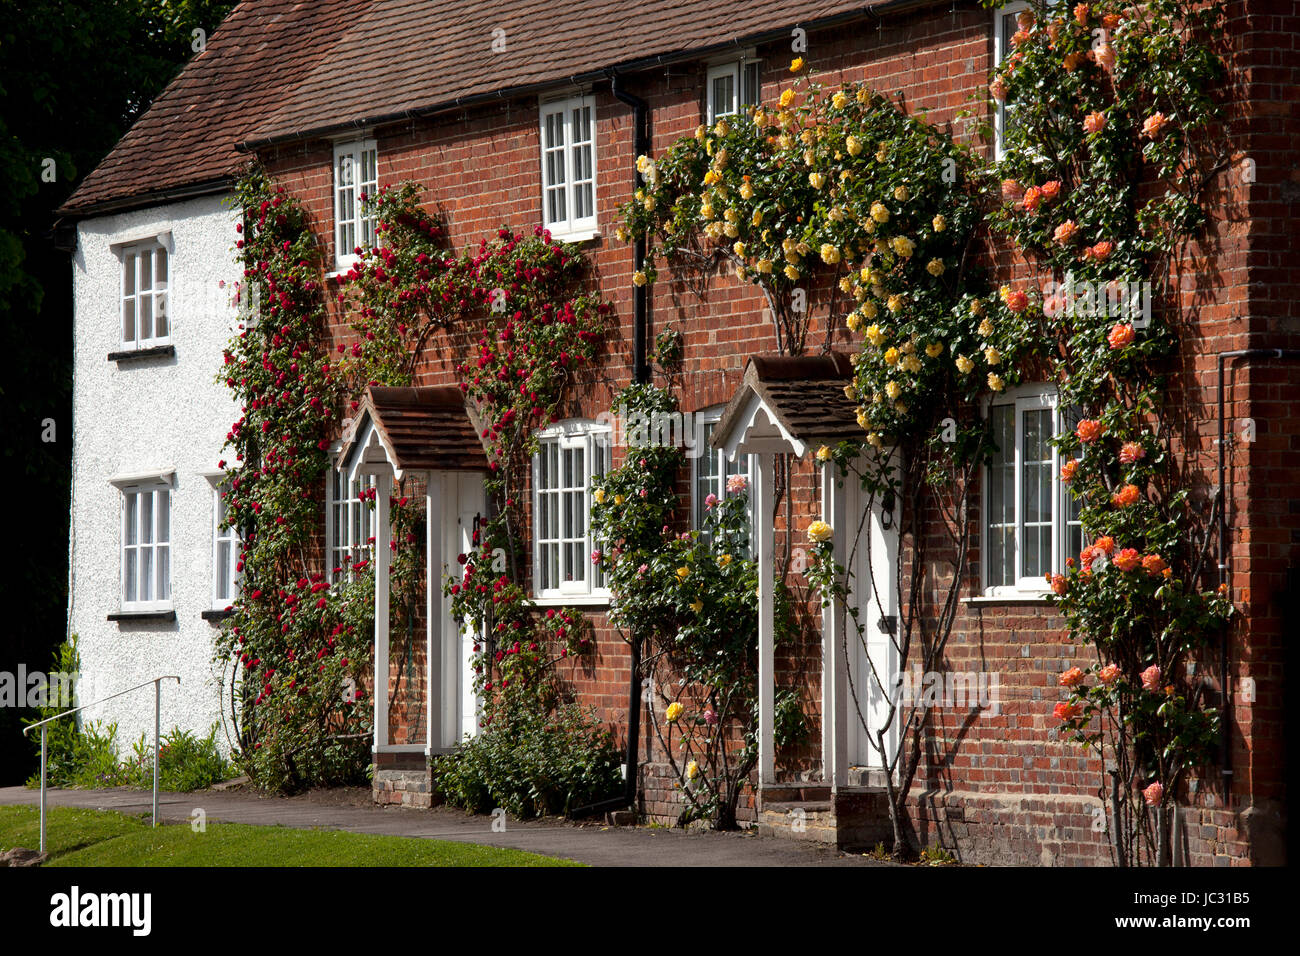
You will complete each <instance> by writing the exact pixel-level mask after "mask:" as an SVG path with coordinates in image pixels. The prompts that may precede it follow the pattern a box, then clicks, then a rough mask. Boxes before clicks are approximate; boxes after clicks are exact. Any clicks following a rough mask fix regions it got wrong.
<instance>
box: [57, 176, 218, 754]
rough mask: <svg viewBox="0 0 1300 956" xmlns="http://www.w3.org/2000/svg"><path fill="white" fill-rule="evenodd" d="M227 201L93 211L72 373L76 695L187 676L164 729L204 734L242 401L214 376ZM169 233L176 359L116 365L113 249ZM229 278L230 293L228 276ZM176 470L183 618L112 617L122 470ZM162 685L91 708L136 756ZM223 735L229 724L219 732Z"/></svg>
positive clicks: (174, 552)
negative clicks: (224, 474)
mask: <svg viewBox="0 0 1300 956" xmlns="http://www.w3.org/2000/svg"><path fill="white" fill-rule="evenodd" d="M224 199H225V197H223V196H211V197H203V198H199V199H194V200H189V201H186V202H179V203H173V204H168V205H162V206H155V207H151V208H148V209H143V210H137V211H133V212H125V213H121V214H117V215H109V216H102V217H98V218H94V219H88V220H85V221H83V222H81V223H80V224H79V225H78V229H77V233H78V241H77V251H76V254H75V256H74V258H73V273H74V291H75V314H74V342H75V345H74V349H75V360H74V367H73V368H74V372H73V375H74V380H73V438H72V440H73V464H72V469H73V492H72V535H71V538H72V540H71V548H70V553H71V580H70V588H69V592H70V599H69V615H68V618H69V620H68V624H69V631H70V633H74V634H77V635H79V636H80V649H81V664H82V683H81V687H80V688H79V695H78V696H79V698H80V700H81V701H83V702H84V701H90V700H94V699H96V698H97V697H100V696H104V695H106V694H110V693H114V692H116V691H117V690H119V689H123V688H126V687H129V686H131V685H132V684H137V683H140V682H142V681H147V680H151V679H152V678H154V677H156V676H157V675H159V674H178V675H180V677H181V681H182V683H181V686H180V687H179V688H178V687H177V686H176V684H175V683H174V682H168V683H165V684H164V685H163V697H162V699H163V709H162V725H163V732H164V733H166V732H167V731H168V730H169V729H170V728H172V727H173V726H179V727H181V728H182V729H186V730H190V731H193V732H194V733H196V734H203V733H206V731H207V730H208V728H209V727H210V726H211V725H212V724H213V722H214V721H216V720H217V719H218V718H219V715H220V712H221V711H220V705H219V700H218V690H217V684H216V674H215V672H214V668H213V665H212V645H213V639H214V637H215V636H216V634H217V625H216V624H215V623H210V622H208V621H205V620H203V619H202V618H201V617H200V615H201V613H202V612H203V611H205V610H209V609H211V607H212V575H213V552H212V527H213V525H212V517H213V495H212V485H211V484H210V483H209V481H208V479H207V478H206V477H205V475H206V474H209V473H212V472H215V471H216V469H217V462H218V461H219V460H220V459H221V458H223V457H226V456H225V455H223V454H222V451H221V446H222V444H223V442H224V440H225V435H226V432H227V431H228V429H229V428H230V426H231V424H232V423H233V422H234V421H235V419H236V417H237V415H238V407H237V405H236V404H235V402H234V400H233V398H232V397H231V395H230V392H229V391H228V390H227V389H226V387H225V385H224V384H220V383H218V382H217V381H216V374H217V372H218V371H219V369H220V367H221V364H222V358H221V353H222V349H223V347H224V346H225V344H226V343H227V342H228V341H229V339H230V337H231V335H232V332H233V331H234V328H235V326H236V325H237V321H238V320H237V317H236V311H235V308H234V306H233V305H232V304H231V301H230V299H231V297H232V294H233V292H234V287H235V281H236V280H237V279H238V278H239V277H240V276H241V271H240V269H239V268H238V266H237V265H236V263H235V261H234V258H233V252H234V250H233V245H234V240H235V238H236V234H235V229H234V223H235V219H236V216H235V212H234V210H232V209H231V208H229V207H228V206H227V205H226V204H225V202H224ZM165 230H170V231H171V234H172V242H173V252H172V255H171V264H170V305H169V307H168V312H169V314H170V317H171V326H172V328H171V341H172V344H173V345H174V346H175V350H176V354H175V356H174V357H171V358H156V359H146V360H136V361H131V362H123V363H118V362H113V361H109V359H108V354H109V353H110V352H114V351H118V350H120V349H122V347H123V346H122V344H121V329H120V323H121V318H120V313H121V299H120V296H121V292H120V289H121V268H122V266H121V260H120V258H119V256H118V254H117V252H116V251H115V250H113V249H112V248H111V246H112V244H114V243H117V242H122V241H124V240H126V239H130V238H135V237H139V236H141V235H143V234H146V233H149V232H162V231H165ZM222 282H224V288H222V287H221V286H220V285H219V283H222ZM152 470H174V471H175V480H174V485H173V488H172V534H171V539H172V548H171V567H172V570H171V590H172V602H173V607H174V608H175V611H176V620H175V621H170V622H162V623H159V622H150V623H140V622H134V621H122V622H113V621H109V620H108V619H107V617H108V615H109V614H110V613H113V612H115V611H118V610H119V604H120V597H121V595H120V583H119V574H120V562H121V558H120V547H121V546H120V536H121V530H120V529H121V509H122V495H121V492H120V491H119V490H118V488H116V487H115V486H113V485H111V484H110V483H109V479H110V478H111V477H112V476H114V475H120V474H127V473H139V472H146V471H152ZM153 704H154V701H153V691H152V689H144V690H140V691H136V692H135V693H133V694H130V695H128V696H126V697H122V698H118V699H117V700H114V701H111V702H110V703H108V704H104V705H101V706H98V707H95V708H92V709H91V710H90V711H88V712H87V715H86V716H87V718H88V719H91V720H104V721H116V722H117V724H118V740H119V743H120V745H121V747H122V749H123V751H124V753H129V749H130V744H131V743H132V742H133V741H134V740H137V739H138V738H139V736H140V734H141V732H147V733H148V734H149V735H150V736H152V733H153ZM218 740H219V741H220V742H223V743H224V740H225V734H224V732H219V733H218Z"/></svg>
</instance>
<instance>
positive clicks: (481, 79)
mask: <svg viewBox="0 0 1300 956" xmlns="http://www.w3.org/2000/svg"><path fill="white" fill-rule="evenodd" d="M882 2H883V0H769V2H766V3H754V4H749V3H734V2H733V3H717V2H702V0H567V2H565V3H563V4H556V3H555V2H554V0H442V2H440V3H437V4H431V3H430V2H429V0H382V2H378V3H373V4H371V5H370V6H369V8H368V9H366V10H363V11H360V12H359V13H358V16H357V17H356V19H355V20H354V21H353V23H351V24H350V25H349V27H348V31H347V35H346V36H345V37H344V38H343V40H342V41H341V42H340V43H339V44H338V45H337V46H336V47H335V49H334V51H333V52H332V53H331V55H330V56H329V57H325V58H319V59H318V60H317V63H316V65H315V67H314V69H312V70H311V71H310V73H309V74H308V75H307V77H306V78H305V79H304V80H303V82H302V83H301V85H299V86H298V87H297V89H296V90H295V91H294V93H293V95H292V96H291V97H289V98H287V99H286V100H284V101H283V103H282V104H281V105H280V106H279V108H277V109H275V110H274V111H272V112H270V113H269V115H267V116H265V121H264V122H263V123H262V124H261V125H260V126H259V128H258V129H257V130H255V131H254V132H252V134H251V135H250V136H249V141H250V143H252V144H260V143H264V142H273V141H275V140H278V139H284V138H289V137H292V136H295V135H304V134H306V133H308V132H320V131H323V130H328V129H336V128H338V127H341V126H344V125H348V124H354V123H355V124H359V123H362V122H365V121H373V120H376V119H380V118H392V117H397V116H401V115H403V114H405V113H408V112H414V111H423V110H434V109H436V108H438V107H447V106H453V105H456V104H457V103H458V102H463V101H465V100H467V99H474V98H477V97H484V96H488V95H491V94H496V93H500V92H502V91H505V90H529V89H533V90H535V89H540V88H544V87H546V86H558V85H561V84H564V83H567V82H569V81H570V80H571V79H573V78H579V77H583V76H584V75H585V76H587V77H588V78H590V77H591V76H592V75H593V74H598V73H599V72H600V71H603V70H606V69H609V68H612V67H616V66H622V65H631V64H648V63H651V62H653V61H654V59H655V58H657V57H667V56H670V55H675V54H685V53H691V52H703V51H707V50H715V49H716V50H720V49H725V48H727V47H728V46H730V47H731V48H733V49H734V48H735V47H736V45H737V44H739V43H741V42H742V41H750V42H753V40H754V38H756V37H759V36H761V35H764V34H767V35H771V36H777V35H780V36H783V37H785V38H786V39H788V37H789V32H790V29H791V28H792V27H793V26H794V25H796V24H813V23H815V22H817V21H824V20H827V19H831V18H838V17H844V18H846V19H847V18H853V17H858V16H861V15H863V13H864V11H865V9H866V8H867V7H871V6H878V5H880V4H881V3H882ZM496 30H502V31H504V35H502V34H496V33H494V32H493V31H496ZM494 38H495V39H502V38H503V39H504V41H505V49H504V50H500V51H494V50H493V40H494ZM792 56H793V54H792Z"/></svg>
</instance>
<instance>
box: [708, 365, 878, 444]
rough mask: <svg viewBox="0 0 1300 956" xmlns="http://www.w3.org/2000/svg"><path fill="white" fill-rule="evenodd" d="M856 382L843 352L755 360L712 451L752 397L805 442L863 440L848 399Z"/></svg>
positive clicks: (719, 427)
mask: <svg viewBox="0 0 1300 956" xmlns="http://www.w3.org/2000/svg"><path fill="white" fill-rule="evenodd" d="M851 381H853V363H852V362H851V361H850V359H849V356H848V355H847V354H846V353H844V352H829V353H826V354H824V355H804V356H798V357H793V356H788V355H755V356H753V357H752V358H750V360H749V364H748V365H747V366H746V367H745V377H744V378H743V379H742V380H741V384H740V387H739V388H737V389H736V394H735V396H734V397H733V398H732V399H731V402H730V403H729V404H728V405H727V408H726V411H724V412H723V413H722V419H721V420H720V421H719V422H718V425H717V427H716V428H715V429H714V432H713V445H714V447H715V448H720V447H722V440H723V439H725V438H726V436H727V435H728V434H729V433H730V432H731V430H732V420H733V419H734V418H736V417H737V416H738V415H740V413H741V411H742V409H743V407H744V405H745V401H746V399H747V397H748V395H749V393H750V392H751V391H752V392H754V393H755V394H757V395H758V397H759V399H760V400H761V401H762V402H763V404H764V405H765V406H767V408H768V409H769V410H770V411H771V413H772V414H773V415H774V416H775V418H776V420H777V421H778V422H779V423H780V425H781V426H782V427H783V428H784V429H785V430H786V431H787V432H789V433H790V434H791V435H793V436H794V437H796V438H798V439H799V440H800V441H803V442H811V441H813V440H814V439H815V440H817V441H841V440H843V439H846V438H849V439H861V438H863V437H865V435H864V433H863V431H862V426H861V425H859V424H858V405H857V402H855V401H853V400H852V399H850V398H849V397H847V396H846V395H845V394H844V386H846V385H848V384H849V383H850V382H851Z"/></svg>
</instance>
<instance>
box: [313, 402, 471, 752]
mask: <svg viewBox="0 0 1300 956" xmlns="http://www.w3.org/2000/svg"><path fill="white" fill-rule="evenodd" d="M336 467H337V468H338V470H339V471H341V472H343V473H344V474H345V475H347V477H348V480H349V481H351V480H353V479H355V478H356V477H357V476H359V475H374V476H375V546H374V561H375V719H374V725H375V740H374V750H375V752H376V753H391V752H401V751H418V750H421V749H422V750H424V751H425V752H426V753H435V752H437V751H439V750H442V749H445V748H446V747H447V746H448V745H449V744H450V743H454V741H455V737H456V701H457V691H456V680H457V676H458V670H457V661H456V657H455V647H456V641H455V637H456V635H455V634H454V633H444V632H445V631H447V626H446V618H447V615H446V613H445V611H446V609H445V608H444V606H443V604H444V596H443V594H442V588H441V586H440V582H441V580H442V575H443V569H444V566H445V564H446V561H445V560H444V558H445V554H444V551H445V540H444V539H445V537H446V536H445V535H444V533H443V532H444V529H443V521H444V514H445V510H446V509H445V508H444V507H443V500H444V495H445V494H454V493H455V482H454V481H450V480H449V478H454V476H455V473H457V472H483V473H486V472H487V471H488V461H487V455H486V454H485V453H484V451H483V445H482V443H481V442H480V441H479V437H478V430H477V429H476V428H475V426H474V422H473V420H472V419H471V413H470V410H469V408H468V407H467V406H466V404H465V398H464V396H463V395H462V393H461V391H460V389H459V388H456V387H433V386H422V387H414V388H396V387H378V386H371V387H370V388H368V389H367V390H366V394H365V397H364V398H363V399H362V401H361V405H360V408H359V409H358V411H357V414H356V416H355V417H354V418H353V420H352V423H351V425H350V426H349V427H348V429H347V431H346V433H345V434H344V438H343V447H342V449H341V450H340V451H339V456H338V461H337V463H336ZM411 474H420V475H423V476H424V477H425V480H426V486H425V506H426V509H427V511H426V514H427V520H426V523H425V524H426V540H425V545H426V549H425V562H426V563H425V574H426V576H425V580H426V582H427V586H426V588H425V590H426V592H427V593H426V596H425V619H426V622H427V625H426V627H427V630H426V647H425V660H426V662H427V664H428V668H427V670H428V674H427V683H426V688H425V693H426V695H427V697H426V706H425V714H426V715H427V716H426V719H427V724H426V727H425V738H424V739H425V742H424V744H391V743H390V742H389V739H388V704H389V701H388V679H387V675H388V673H389V654H388V617H389V574H390V570H391V562H392V553H391V551H392V548H391V543H390V542H391V539H392V525H391V522H390V517H389V500H388V499H389V496H390V495H391V494H392V485H393V481H394V480H398V481H400V480H402V479H403V478H404V477H406V476H407V475H411Z"/></svg>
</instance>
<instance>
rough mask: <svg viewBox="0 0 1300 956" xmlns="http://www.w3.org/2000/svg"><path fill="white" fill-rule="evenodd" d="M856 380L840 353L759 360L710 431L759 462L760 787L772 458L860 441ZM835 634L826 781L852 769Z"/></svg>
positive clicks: (769, 776)
mask: <svg viewBox="0 0 1300 956" xmlns="http://www.w3.org/2000/svg"><path fill="white" fill-rule="evenodd" d="M852 378H853V365H852V362H851V361H850V358H849V356H848V355H847V354H845V353H843V352H829V353H825V354H822V355H814V356H799V357H791V356H778V355H755V356H753V357H752V358H750V360H749V364H748V365H747V366H746V368H745V375H744V378H743V379H742V381H741V384H740V387H739V388H737V390H736V393H735V395H734V396H732V399H731V401H730V402H729V403H728V405H727V408H726V410H725V411H724V412H723V413H722V418H721V420H720V421H719V422H718V424H717V426H716V428H715V429H714V432H713V442H712V444H713V447H714V448H717V449H721V450H722V451H723V452H725V453H726V455H727V457H728V459H729V460H732V461H734V460H735V459H736V456H737V455H754V456H755V460H756V462H757V465H758V467H757V468H756V469H755V470H754V487H753V490H752V495H753V502H754V515H755V521H754V537H755V539H756V540H755V555H756V557H757V560H758V647H759V650H758V681H759V688H758V701H759V728H758V729H759V736H758V775H759V786H760V787H763V786H768V785H772V784H775V783H776V775H775V754H774V744H773V733H772V727H773V716H774V709H775V684H774V677H775V673H774V669H773V665H774V651H773V647H774V643H775V641H774V638H775V630H774V607H775V596H774V593H773V584H774V580H775V575H776V548H775V537H776V534H775V527H774V524H775V522H774V518H775V515H774V514H773V511H774V507H775V502H774V497H773V459H774V456H775V455H778V454H785V455H792V456H794V457H795V458H802V457H803V456H804V454H805V453H806V452H807V451H808V449H810V448H811V449H813V450H814V452H815V451H816V449H817V448H818V447H819V446H820V445H822V444H835V443H837V442H840V441H843V440H845V439H861V438H862V437H863V430H862V426H860V425H859V424H858V420H857V411H858V406H857V404H856V402H854V401H853V400H852V399H850V398H849V397H848V396H847V395H846V394H845V386H846V385H848V384H849V383H850V382H851V381H852ZM834 486H835V472H834V469H826V470H824V471H823V473H822V500H823V503H825V502H827V501H829V500H831V499H832V497H833V496H834ZM832 526H833V527H835V529H836V531H837V532H839V531H840V530H841V529H840V527H839V526H838V525H832ZM838 537H840V535H838V534H837V539H838ZM841 560H842V559H841ZM833 630H834V629H833V628H827V627H825V626H824V627H823V632H822V714H823V715H824V717H823V721H822V725H823V730H822V763H823V772H824V775H825V780H826V781H827V782H828V783H831V782H833V781H835V780H837V779H838V778H839V777H841V776H842V775H843V773H844V772H845V770H846V769H847V768H846V767H840V766H837V765H836V761H835V759H834V755H835V754H837V753H841V752H843V750H844V748H843V745H842V742H841V741H842V738H843V736H844V733H845V726H844V724H845V717H846V715H847V711H846V709H845V698H844V693H843V687H844V683H845V676H844V675H845V674H846V673H847V671H846V670H845V667H846V664H845V661H844V656H845V655H844V648H843V647H842V646H841V642H840V641H839V640H837V639H835V635H834V633H833ZM837 688H838V689H839V690H840V693H839V694H838V695H837V693H836V690H837ZM837 732H838V739H837V736H836V735H837Z"/></svg>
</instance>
